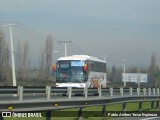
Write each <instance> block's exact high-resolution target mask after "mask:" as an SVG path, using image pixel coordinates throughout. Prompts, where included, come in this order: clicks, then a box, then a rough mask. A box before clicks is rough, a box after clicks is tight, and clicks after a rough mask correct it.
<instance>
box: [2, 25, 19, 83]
mask: <svg viewBox="0 0 160 120" xmlns="http://www.w3.org/2000/svg"><path fill="white" fill-rule="evenodd" d="M2 26H4V27H9V30H10V42H11V64H12V78H13V86H16V85H17V83H16V73H15V62H14V48H13V35H12V27H14V26H17V24H7V25H2Z"/></svg>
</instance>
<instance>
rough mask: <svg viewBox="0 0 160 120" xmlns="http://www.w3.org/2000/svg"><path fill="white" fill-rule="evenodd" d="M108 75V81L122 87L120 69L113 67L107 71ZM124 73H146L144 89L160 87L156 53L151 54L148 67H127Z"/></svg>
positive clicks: (121, 71) (159, 68)
mask: <svg viewBox="0 0 160 120" xmlns="http://www.w3.org/2000/svg"><path fill="white" fill-rule="evenodd" d="M107 73H108V80H109V81H110V82H111V83H113V84H115V85H121V86H123V82H122V73H123V68H122V67H115V66H113V67H112V69H109V68H108V70H107ZM126 73H146V74H148V79H147V80H148V82H147V83H143V84H142V86H144V87H160V67H159V66H158V64H157V63H156V53H154V52H153V53H152V54H151V60H150V64H149V65H148V67H140V66H129V67H127V68H126ZM127 84H128V86H132V87H133V86H135V87H137V86H138V85H137V84H136V83H127Z"/></svg>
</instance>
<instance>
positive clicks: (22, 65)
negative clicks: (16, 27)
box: [16, 41, 30, 83]
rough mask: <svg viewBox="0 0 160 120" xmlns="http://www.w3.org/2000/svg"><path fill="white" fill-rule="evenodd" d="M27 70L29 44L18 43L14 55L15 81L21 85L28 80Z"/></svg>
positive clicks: (28, 66) (28, 64)
mask: <svg viewBox="0 0 160 120" xmlns="http://www.w3.org/2000/svg"><path fill="white" fill-rule="evenodd" d="M29 69H30V60H29V44H28V42H27V41H24V42H23V44H22V43H20V42H18V46H17V54H16V70H17V79H18V81H19V82H21V83H23V82H24V81H26V80H28V79H29Z"/></svg>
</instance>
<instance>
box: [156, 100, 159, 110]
mask: <svg viewBox="0 0 160 120" xmlns="http://www.w3.org/2000/svg"><path fill="white" fill-rule="evenodd" d="M158 108H159V101H156V109H158Z"/></svg>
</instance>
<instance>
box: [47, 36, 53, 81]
mask: <svg viewBox="0 0 160 120" xmlns="http://www.w3.org/2000/svg"><path fill="white" fill-rule="evenodd" d="M52 52H53V40H52V36H51V35H48V36H47V40H46V45H45V80H49V75H50V70H51V65H52Z"/></svg>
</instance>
